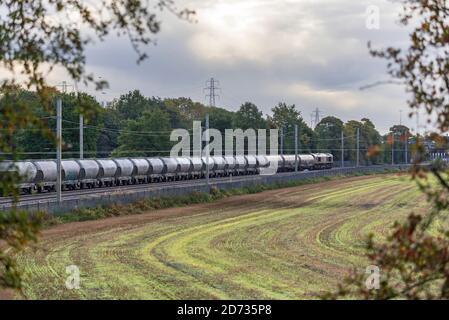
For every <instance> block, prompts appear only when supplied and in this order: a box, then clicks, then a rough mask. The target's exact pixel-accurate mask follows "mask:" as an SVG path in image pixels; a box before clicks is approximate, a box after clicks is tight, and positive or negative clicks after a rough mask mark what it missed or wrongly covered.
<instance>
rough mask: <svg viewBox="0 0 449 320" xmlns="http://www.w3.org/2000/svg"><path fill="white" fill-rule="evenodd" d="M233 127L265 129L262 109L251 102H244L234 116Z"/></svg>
mask: <svg viewBox="0 0 449 320" xmlns="http://www.w3.org/2000/svg"><path fill="white" fill-rule="evenodd" d="M233 126H234V128H238V129H242V130H246V129H255V130H257V129H265V128H266V122H265V119H264V118H263V113H262V111H260V110H259V108H258V107H257V106H256V105H255V104H254V103H251V102H245V103H244V104H242V105H241V106H240V109H239V110H238V111H237V112H236V113H235V116H234V124H233Z"/></svg>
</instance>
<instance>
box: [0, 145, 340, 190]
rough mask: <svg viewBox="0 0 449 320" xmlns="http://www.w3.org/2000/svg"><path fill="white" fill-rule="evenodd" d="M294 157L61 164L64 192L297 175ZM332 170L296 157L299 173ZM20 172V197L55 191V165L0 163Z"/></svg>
mask: <svg viewBox="0 0 449 320" xmlns="http://www.w3.org/2000/svg"><path fill="white" fill-rule="evenodd" d="M295 158H296V157H295V155H267V156H261V155H257V156H254V155H247V156H211V157H209V161H207V158H206V157H178V158H170V157H154V158H114V159H85V160H75V159H73V160H72V159H67V160H62V162H61V183H62V189H63V190H76V189H86V188H98V187H112V186H122V185H131V184H144V183H155V182H163V181H178V180H190V179H202V178H205V176H206V174H207V166H209V176H210V177H211V178H214V177H226V176H240V175H255V174H259V173H260V169H261V168H266V167H269V166H270V162H271V163H276V162H277V168H278V169H277V171H278V172H288V171H294V170H295V166H296V161H295ZM332 166H333V156H332V154H327V153H320V154H315V153H314V154H301V155H298V169H299V170H322V169H330V168H332ZM12 170H14V171H17V172H18V174H19V175H20V176H21V177H22V181H21V182H20V184H19V185H18V188H19V189H20V191H21V192H22V193H29V194H31V193H34V192H39V193H40V192H44V191H55V188H56V179H57V163H56V161H55V160H28V161H18V162H15V163H13V162H2V163H0V173H1V172H2V171H3V172H5V171H12Z"/></svg>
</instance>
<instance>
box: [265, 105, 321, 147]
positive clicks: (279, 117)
mask: <svg viewBox="0 0 449 320" xmlns="http://www.w3.org/2000/svg"><path fill="white" fill-rule="evenodd" d="M271 111H272V113H273V116H272V117H270V118H269V119H268V121H269V123H270V127H273V128H278V129H281V128H283V132H284V153H285V154H293V153H294V152H295V128H294V127H295V125H298V135H299V149H300V151H299V152H300V153H307V152H312V151H313V150H314V149H315V141H314V140H315V139H314V138H315V134H314V132H313V130H312V129H310V127H309V126H307V124H306V123H305V122H304V120H303V118H302V116H301V112H300V111H299V110H297V109H296V106H295V105H294V104H292V105H287V104H286V103H283V102H280V103H279V104H278V105H277V106H275V107H274V108H273V109H271ZM279 134H280V133H279Z"/></svg>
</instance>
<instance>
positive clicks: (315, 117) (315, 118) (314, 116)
mask: <svg viewBox="0 0 449 320" xmlns="http://www.w3.org/2000/svg"><path fill="white" fill-rule="evenodd" d="M320 116H321V111H320V109H319V108H316V109H315V110H314V111H313V112H312V113H311V115H310V117H311V126H312V128H314V127H316V126H317V125H318V123H320Z"/></svg>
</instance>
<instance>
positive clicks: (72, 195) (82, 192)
mask: <svg viewBox="0 0 449 320" xmlns="http://www.w3.org/2000/svg"><path fill="white" fill-rule="evenodd" d="M279 174H280V175H281V174H284V175H285V174H288V173H279ZM257 177H259V176H258V175H250V176H233V177H224V178H211V180H210V181H211V182H212V183H220V182H226V181H232V182H238V181H246V180H251V179H254V178H257ZM205 184H206V180H205V179H199V180H182V181H170V182H158V183H150V184H136V185H126V186H116V187H107V188H93V189H79V190H71V191H64V192H63V193H62V200H70V199H77V198H80V197H83V196H90V195H101V194H104V195H108V194H111V193H114V192H132V191H136V190H156V189H163V188H166V187H167V186H174V187H188V186H198V185H205ZM52 200H54V201H56V193H55V192H46V193H36V194H32V195H21V196H20V199H19V202H18V204H32V203H36V202H38V201H52ZM11 204H12V198H11V197H8V198H5V197H0V205H2V206H5V205H6V206H8V205H11Z"/></svg>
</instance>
